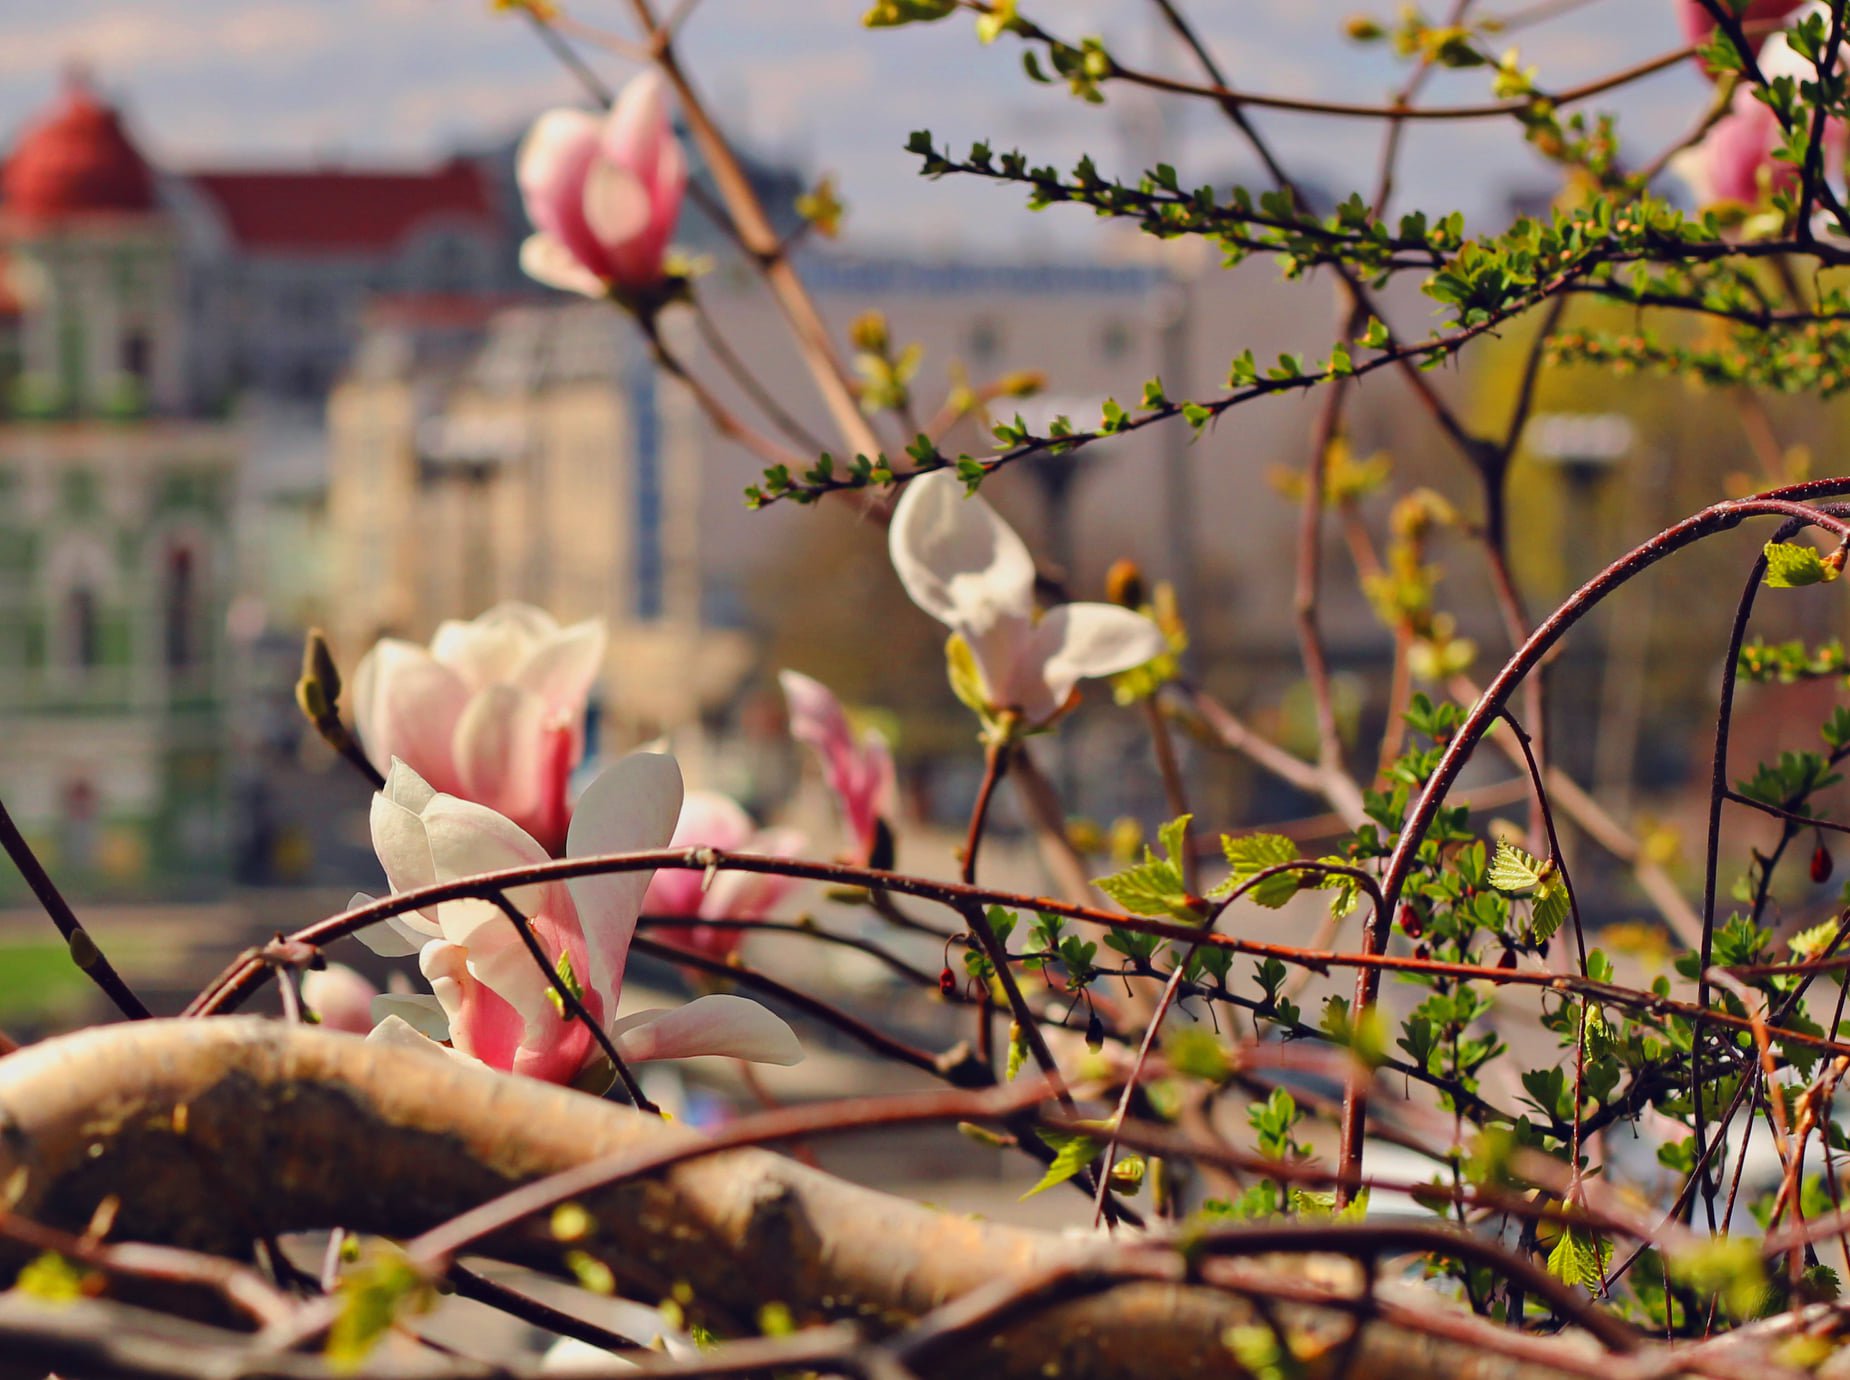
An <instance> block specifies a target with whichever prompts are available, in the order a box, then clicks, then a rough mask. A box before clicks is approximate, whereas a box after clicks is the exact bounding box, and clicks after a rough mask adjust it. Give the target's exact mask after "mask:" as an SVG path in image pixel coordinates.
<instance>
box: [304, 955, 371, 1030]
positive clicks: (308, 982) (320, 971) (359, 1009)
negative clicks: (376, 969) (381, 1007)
mask: <svg viewBox="0 0 1850 1380" xmlns="http://www.w3.org/2000/svg"><path fill="white" fill-rule="evenodd" d="M378 995H379V989H378V988H377V987H375V986H373V985H372V983H370V982H368V981H367V980H366V979H365V978H363V977H361V976H360V975H359V974H358V973H356V972H354V971H353V969H351V968H348V967H346V966H344V965H342V964H339V963H330V964H328V966H327V967H325V968H311V969H309V970H308V971H307V972H306V973H304V974H302V1005H304V1006H306V1007H307V1008H308V1009H309V1010H310V1011H312V1012H314V1014H315V1019H316V1020H318V1021H320V1022H321V1024H322V1025H324V1026H326V1027H327V1028H328V1029H329V1030H345V1031H347V1032H349V1033H350V1034H354V1035H364V1034H366V1032H367V1031H369V1030H371V1029H372V1028H373V1000H374V998H376V997H377V996H378Z"/></svg>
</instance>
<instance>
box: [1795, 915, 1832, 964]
mask: <svg viewBox="0 0 1850 1380" xmlns="http://www.w3.org/2000/svg"><path fill="white" fill-rule="evenodd" d="M1840 927H1841V926H1840V924H1839V922H1838V920H1837V919H1836V917H1832V918H1831V919H1829V920H1826V921H1824V922H1823V923H1821V924H1817V925H1813V926H1812V927H1811V928H1810V929H1808V930H1800V931H1799V932H1798V933H1797V934H1795V935H1793V936H1792V938H1790V939H1788V940H1787V941H1786V943H1787V944H1789V945H1790V946H1791V947H1792V952H1793V953H1794V955H1796V956H1797V957H1798V958H1799V959H1800V960H1805V959H1812V958H1816V957H1817V956H1818V955H1819V954H1821V953H1823V952H1824V951H1825V950H1826V949H1828V948H1829V947H1830V945H1831V941H1832V940H1833V939H1835V938H1837V931H1838V929H1839V928H1840Z"/></svg>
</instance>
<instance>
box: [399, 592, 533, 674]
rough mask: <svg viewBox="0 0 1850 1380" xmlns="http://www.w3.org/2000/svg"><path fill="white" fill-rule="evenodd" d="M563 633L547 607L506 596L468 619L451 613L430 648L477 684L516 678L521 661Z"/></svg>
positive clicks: (438, 657) (432, 652)
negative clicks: (463, 620) (539, 606)
mask: <svg viewBox="0 0 1850 1380" xmlns="http://www.w3.org/2000/svg"><path fill="white" fill-rule="evenodd" d="M558 634H559V624H558V623H557V622H556V621H555V620H554V618H553V616H552V615H551V614H550V613H547V612H546V610H545V609H541V608H535V607H534V606H533V605H532V604H523V603H520V602H519V601H518V600H513V599H510V600H507V601H505V602H503V603H499V604H496V605H495V606H494V607H493V608H491V609H489V610H488V612H486V613H484V614H480V615H478V616H477V617H475V618H472V619H470V620H469V621H468V622H466V623H465V622H462V621H461V620H459V619H454V618H451V619H446V620H445V621H444V622H442V623H440V624H438V626H437V634H436V636H435V637H433V638H431V640H430V654H431V655H432V656H434V657H435V658H436V659H437V660H438V661H440V662H442V663H443V664H444V665H445V666H449V667H451V668H452V669H454V670H455V671H456V673H457V674H458V675H460V676H461V677H462V678H463V679H464V681H466V682H467V683H468V685H469V687H470V688H471V689H473V690H480V689H482V688H483V687H485V686H489V685H497V684H499V683H500V682H502V681H505V680H512V679H513V678H514V673H515V672H516V671H518V670H519V669H520V667H521V663H523V662H524V661H526V659H527V658H528V657H529V656H531V655H532V654H533V651H534V649H535V648H537V647H540V646H542V645H544V644H545V643H546V642H548V641H550V640H551V639H552V638H554V637H557V636H558Z"/></svg>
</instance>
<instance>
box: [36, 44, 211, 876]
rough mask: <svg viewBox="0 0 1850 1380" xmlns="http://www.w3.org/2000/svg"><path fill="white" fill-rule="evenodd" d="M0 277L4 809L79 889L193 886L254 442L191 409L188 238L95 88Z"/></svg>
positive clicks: (65, 124)
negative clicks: (248, 453) (246, 466)
mask: <svg viewBox="0 0 1850 1380" xmlns="http://www.w3.org/2000/svg"><path fill="white" fill-rule="evenodd" d="M0 261H3V262H4V268H5V274H4V284H5V293H4V300H3V301H0V308H3V309H4V312H5V317H4V322H3V323H0V341H3V342H4V343H3V344H0V388H3V389H4V392H3V393H0V797H4V799H5V800H6V802H7V805H8V808H9V809H10V810H11V811H12V812H13V814H14V815H15V817H16V818H17V819H18V820H19V822H20V825H21V827H22V828H23V829H24V830H25V831H26V832H27V833H28V835H29V836H31V837H32V838H33V840H34V842H35V843H36V844H37V845H38V846H39V847H41V848H42V849H43V850H44V853H45V855H46V858H47V861H48V863H51V864H53V865H55V867H56V869H57V872H58V875H59V877H60V879H61V880H62V881H63V882H65V883H66V884H68V885H70V886H71V887H73V888H74V889H76V890H78V891H99V890H101V891H107V890H110V889H113V888H115V887H118V886H119V887H123V888H130V887H132V888H134V889H136V890H137V891H138V892H139V893H140V894H144V895H145V894H147V893H148V892H149V891H150V890H160V889H163V888H164V887H166V888H171V889H172V890H175V891H189V890H195V889H196V886H195V883H196V881H197V879H199V878H201V877H206V876H214V875H216V874H217V873H219V872H220V871H221V870H222V860H223V853H224V845H225V837H226V823H227V821H226V819H225V808H224V799H225V796H224V779H225V697H224V683H225V648H224V627H225V619H224V609H225V603H226V600H227V597H228V594H229V587H230V575H231V564H232V563H231V546H230V533H229V525H228V518H229V511H230V507H231V502H232V497H233V492H234V486H235V483H236V476H237V471H238V465H239V459H240V454H241V445H240V441H239V437H238V433H237V431H236V430H235V429H234V428H233V427H232V426H231V425H229V424H227V423H226V422H223V421H220V420H215V419H213V418H210V417H207V416H203V415H201V414H200V412H199V410H198V409H197V408H196V407H195V406H193V403H192V398H191V396H190V389H189V378H188V370H187V358H188V346H189V342H188V336H187V319H186V313H185V310H184V301H185V290H186V275H185V265H184V252H183V246H182V239H181V234H180V228H179V226H178V224H177V222H176V220H175V218H174V217H173V216H172V215H171V214H170V213H169V212H168V211H167V210H166V209H165V208H164V207H163V205H162V203H161V200H160V197H159V195H158V192H157V178H156V175H155V173H154V171H153V169H152V168H150V167H149V165H148V163H147V162H146V161H145V160H144V159H143V158H142V156H141V154H140V153H139V151H138V150H137V149H136V148H135V146H134V144H133V143H132V142H131V140H130V139H129V137H128V135H127V134H126V132H125V131H124V129H123V128H122V124H121V121H120V120H119V118H118V117H117V115H116V113H115V112H114V111H113V110H111V109H110V108H109V107H108V106H106V105H104V104H103V103H102V102H101V101H99V100H98V99H97V98H96V96H95V95H94V93H92V92H91V91H90V89H89V88H88V87H87V86H86V85H85V84H84V83H82V82H81V81H79V80H73V81H71V82H70V83H69V84H68V85H67V87H66V89H65V91H64V93H63V94H62V96H61V97H60V98H59V100H58V102H57V103H56V105H55V106H54V107H53V108H52V109H51V110H50V111H48V112H47V113H46V114H45V115H44V116H43V117H42V118H41V119H40V120H39V121H38V122H37V123H35V124H34V125H33V126H32V127H31V128H29V129H28V130H26V131H25V132H24V133H23V134H22V135H21V137H20V138H19V139H18V141H17V142H16V144H15V146H14V148H13V150H12V153H11V155H10V156H9V158H8V159H7V161H6V164H5V168H4V173H3V174H0Z"/></svg>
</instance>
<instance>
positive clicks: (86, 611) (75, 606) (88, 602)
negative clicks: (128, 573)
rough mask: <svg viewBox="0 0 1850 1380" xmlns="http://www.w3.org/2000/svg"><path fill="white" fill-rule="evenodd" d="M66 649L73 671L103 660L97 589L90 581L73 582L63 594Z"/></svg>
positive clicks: (67, 659)
mask: <svg viewBox="0 0 1850 1380" xmlns="http://www.w3.org/2000/svg"><path fill="white" fill-rule="evenodd" d="M64 649H65V658H66V664H67V665H68V666H69V667H70V668H71V669H72V670H73V671H89V670H93V669H94V668H95V667H96V665H97V664H98V663H99V662H100V661H101V660H102V646H101V641H100V638H99V637H98V633H97V610H96V591H95V590H94V589H92V588H91V587H90V586H89V585H76V586H73V587H72V589H71V590H70V592H69V593H67V594H66V595H65V596H64Z"/></svg>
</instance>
